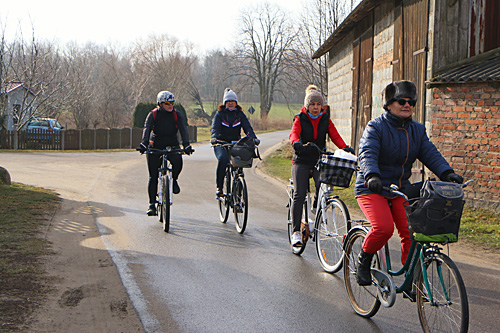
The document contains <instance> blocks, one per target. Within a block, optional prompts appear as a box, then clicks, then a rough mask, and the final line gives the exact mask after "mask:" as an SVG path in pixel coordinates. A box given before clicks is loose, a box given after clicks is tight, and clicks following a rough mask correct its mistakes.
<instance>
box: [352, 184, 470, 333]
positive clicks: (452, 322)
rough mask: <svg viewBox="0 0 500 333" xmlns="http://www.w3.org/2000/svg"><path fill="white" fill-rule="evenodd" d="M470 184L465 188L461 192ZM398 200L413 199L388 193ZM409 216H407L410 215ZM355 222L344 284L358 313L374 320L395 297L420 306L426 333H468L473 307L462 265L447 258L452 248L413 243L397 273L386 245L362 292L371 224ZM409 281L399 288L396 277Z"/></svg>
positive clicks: (393, 301) (445, 243)
mask: <svg viewBox="0 0 500 333" xmlns="http://www.w3.org/2000/svg"><path fill="white" fill-rule="evenodd" d="M469 183H470V181H469V182H467V183H465V184H463V185H462V188H463V187H465V186H467V185H468V184H469ZM384 189H385V190H388V191H390V192H391V193H393V194H395V195H400V196H402V197H404V198H405V199H406V200H408V198H407V197H406V195H405V194H404V193H402V192H400V191H399V190H398V188H397V186H395V185H392V186H391V188H384ZM407 214H408V212H407ZM351 222H353V223H354V222H356V223H357V225H356V226H354V227H353V228H352V229H351V230H350V231H349V233H348V234H347V236H346V237H345V242H344V251H345V256H344V283H345V289H346V291H347V295H348V297H349V301H350V303H351V306H352V308H353V309H354V311H355V312H356V313H357V314H358V315H360V316H362V317H366V318H369V317H372V316H374V315H375V314H376V313H377V311H378V310H379V308H380V305H383V306H384V307H391V306H393V305H394V303H395V300H396V294H398V293H403V296H404V298H408V299H409V300H410V301H412V302H416V303H417V308H418V316H419V320H420V324H421V326H422V329H423V330H424V332H467V331H468V327H469V303H468V299H467V292H466V289H465V284H464V282H463V279H462V276H461V275H460V272H459V270H458V267H457V265H456V264H455V263H454V262H453V260H451V258H450V257H449V256H448V255H446V254H445V253H443V252H442V251H443V246H446V245H447V242H446V241H445V242H442V243H433V242H421V241H416V240H413V241H412V244H411V248H410V253H409V254H408V258H407V259H406V262H405V263H404V265H403V267H402V268H401V269H399V270H393V268H392V265H391V258H390V253H389V245H388V244H386V245H385V246H384V247H383V248H382V249H381V250H380V251H379V252H378V253H377V254H375V255H374V260H373V262H372V269H371V274H372V284H371V285H369V286H360V285H358V283H357V281H356V269H355V266H356V262H357V258H358V256H359V253H360V252H361V249H362V245H363V242H364V240H365V237H366V234H367V233H368V227H369V223H368V222H367V221H351ZM396 276H402V277H404V280H403V282H402V283H401V284H400V285H399V286H396V284H395V282H394V277H396Z"/></svg>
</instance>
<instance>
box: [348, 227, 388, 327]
mask: <svg viewBox="0 0 500 333" xmlns="http://www.w3.org/2000/svg"><path fill="white" fill-rule="evenodd" d="M366 233H367V232H366V231H365V230H363V229H359V230H356V231H355V232H353V233H352V234H351V235H350V236H349V238H348V239H347V243H346V245H345V256H344V284H345V289H346V292H347V296H348V297H349V301H350V302H351V306H352V308H353V309H354V312H356V313H357V314H358V315H360V316H362V317H365V318H370V317H372V316H374V315H375V314H376V313H377V311H378V309H379V308H380V301H379V300H378V298H377V287H376V286H374V285H373V284H372V285H369V286H360V285H359V284H358V282H357V281H356V262H357V261H358V256H359V253H360V252H361V249H362V246H363V241H364V240H365V237H366ZM373 257H374V259H375V260H374V261H373V264H372V266H377V267H378V257H377V255H374V256H373Z"/></svg>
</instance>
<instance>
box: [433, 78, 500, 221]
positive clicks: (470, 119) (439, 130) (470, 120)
mask: <svg viewBox="0 0 500 333" xmlns="http://www.w3.org/2000/svg"><path fill="white" fill-rule="evenodd" d="M432 95H433V99H432V104H431V109H432V112H431V115H432V118H431V119H430V123H431V128H430V129H429V132H430V133H429V135H430V136H431V137H432V138H431V140H432V141H433V142H434V144H435V145H436V146H437V148H438V149H439V151H440V152H441V153H442V154H443V155H444V156H445V158H446V159H447V160H448V161H449V162H450V164H451V166H452V167H453V168H454V169H455V171H456V172H457V173H459V174H462V175H463V176H464V178H465V179H466V180H469V179H474V180H475V182H474V183H472V184H471V186H470V187H468V189H467V190H466V191H465V193H466V197H467V198H468V200H467V203H469V204H472V205H473V206H475V207H488V208H490V209H494V210H496V211H500V84H499V83H465V84H460V85H449V86H443V87H434V88H432Z"/></svg>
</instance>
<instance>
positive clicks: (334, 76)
mask: <svg viewBox="0 0 500 333" xmlns="http://www.w3.org/2000/svg"><path fill="white" fill-rule="evenodd" d="M352 61H353V60H352V39H351V38H346V39H345V42H344V44H343V45H342V47H340V51H339V52H337V53H336V54H335V55H334V56H331V57H329V67H328V105H330V108H331V114H330V118H331V119H332V121H333V123H334V124H335V127H336V128H337V130H338V132H339V134H340V136H341V137H342V138H343V139H344V141H345V142H346V143H347V144H348V145H351V128H352V110H351V105H352V71H351V67H352Z"/></svg>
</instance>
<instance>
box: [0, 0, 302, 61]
mask: <svg viewBox="0 0 500 333" xmlns="http://www.w3.org/2000/svg"><path fill="white" fill-rule="evenodd" d="M304 1H307V0H269V1H268V2H271V3H275V4H277V5H278V6H280V7H281V8H283V9H285V10H287V11H289V13H290V15H292V16H295V17H298V15H299V13H300V12H301V11H302V10H303V4H304ZM257 3H260V2H259V1H252V0H175V1H172V0H163V1H160V0H140V1H116V0H84V1H68V0H22V1H13V0H3V1H2V4H1V5H0V24H1V29H5V30H6V32H5V33H6V36H7V38H8V39H9V40H12V38H13V36H14V35H15V34H16V32H17V31H18V30H19V27H21V30H22V33H23V35H24V37H25V39H26V38H30V37H31V31H32V27H33V28H34V31H35V36H36V37H37V38H39V39H46V40H50V41H56V42H58V43H60V44H65V43H66V42H68V41H76V42H78V43H80V44H84V43H85V42H87V41H92V42H95V43H97V44H107V43H110V42H111V43H119V44H123V45H127V44H129V43H131V42H134V41H136V40H138V39H139V38H146V37H147V36H148V35H150V34H152V33H154V34H157V35H160V34H165V33H166V34H169V35H172V36H175V37H177V38H178V39H179V40H181V41H185V40H188V41H190V42H192V43H193V44H195V45H196V46H197V47H198V48H199V49H200V51H201V53H203V51H206V50H210V49H215V48H228V47H229V46H230V45H231V41H234V40H236V39H237V37H238V35H237V32H238V28H237V22H238V17H239V16H240V13H241V10H242V9H248V8H249V6H252V5H254V4H257Z"/></svg>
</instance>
